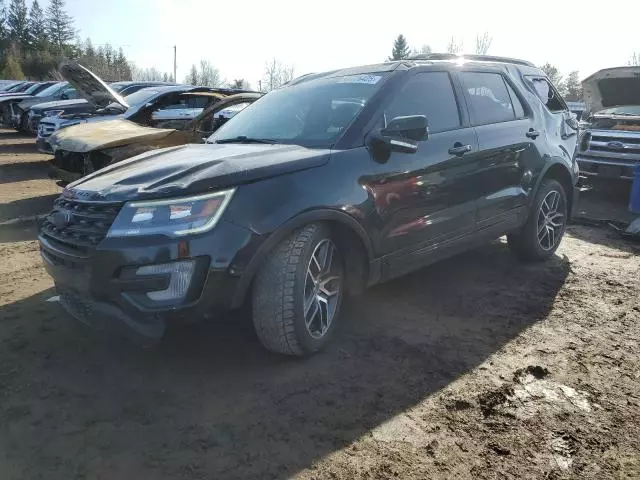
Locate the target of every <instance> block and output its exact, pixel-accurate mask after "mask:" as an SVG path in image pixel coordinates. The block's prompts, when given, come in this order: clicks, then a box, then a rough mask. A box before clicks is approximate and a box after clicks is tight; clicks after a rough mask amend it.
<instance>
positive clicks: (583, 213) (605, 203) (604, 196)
mask: <svg viewBox="0 0 640 480" xmlns="http://www.w3.org/2000/svg"><path fill="white" fill-rule="evenodd" d="M585 186H586V188H587V190H585V191H582V192H580V198H579V200H578V205H577V206H576V208H575V209H574V216H575V217H582V218H588V219H593V220H615V221H619V222H624V223H630V222H631V221H633V219H634V218H636V217H637V215H634V214H632V213H631V212H629V210H628V207H629V198H630V194H631V184H630V182H620V181H616V182H612V181H609V182H603V181H599V182H595V181H591V182H590V183H589V184H586V185H585Z"/></svg>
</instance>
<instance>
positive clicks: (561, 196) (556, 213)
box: [507, 179, 567, 262]
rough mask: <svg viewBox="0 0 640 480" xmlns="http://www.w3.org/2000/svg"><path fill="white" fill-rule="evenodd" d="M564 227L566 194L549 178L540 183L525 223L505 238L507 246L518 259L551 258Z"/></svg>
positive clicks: (558, 244)
mask: <svg viewBox="0 0 640 480" xmlns="http://www.w3.org/2000/svg"><path fill="white" fill-rule="evenodd" d="M566 225H567V194H566V192H565V191H564V188H563V186H562V185H561V184H560V183H559V182H557V181H556V180H553V179H545V180H543V181H542V184H541V185H540V188H539V189H538V193H537V194H536V198H535V200H534V202H533V206H532V208H531V211H530V212H529V217H528V218H527V222H526V223H525V224H524V226H523V227H522V229H521V230H520V231H519V232H517V233H511V234H509V235H507V240H508V242H509V247H511V250H512V251H513V252H514V253H515V254H516V256H517V257H518V258H520V259H521V260H524V261H529V262H539V261H543V260H546V259H548V258H550V257H552V256H553V255H554V254H555V252H556V250H557V249H558V247H559V246H560V242H561V241H562V236H563V235H564V232H565V228H566Z"/></svg>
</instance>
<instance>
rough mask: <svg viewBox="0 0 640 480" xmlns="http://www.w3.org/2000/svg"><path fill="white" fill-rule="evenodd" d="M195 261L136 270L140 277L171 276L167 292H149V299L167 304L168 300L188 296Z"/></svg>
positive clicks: (148, 266) (147, 266)
mask: <svg viewBox="0 0 640 480" xmlns="http://www.w3.org/2000/svg"><path fill="white" fill-rule="evenodd" d="M195 264H196V262H195V260H187V261H183V262H172V263H160V264H157V265H146V266H144V267H140V268H138V269H137V270H136V275H138V276H155V275H166V274H169V275H170V277H169V286H168V287H167V288H166V289H165V290H156V291H154V292H147V297H149V298H150V299H151V300H154V301H156V302H166V301H168V300H179V299H182V298H184V297H185V296H186V295H187V291H188V290H189V285H191V277H192V276H193V269H194V267H195Z"/></svg>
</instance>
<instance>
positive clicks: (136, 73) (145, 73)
mask: <svg viewBox="0 0 640 480" xmlns="http://www.w3.org/2000/svg"><path fill="white" fill-rule="evenodd" d="M130 68H131V79H132V80H137V81H139V82H162V81H164V79H165V78H173V75H170V74H168V73H163V72H161V71H160V70H158V69H157V68H156V67H151V68H139V67H137V66H136V65H130ZM165 76H166V77H165Z"/></svg>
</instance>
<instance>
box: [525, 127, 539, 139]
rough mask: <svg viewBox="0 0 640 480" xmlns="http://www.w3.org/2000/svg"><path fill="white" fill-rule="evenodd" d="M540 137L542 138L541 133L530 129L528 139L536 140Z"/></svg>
mask: <svg viewBox="0 0 640 480" xmlns="http://www.w3.org/2000/svg"><path fill="white" fill-rule="evenodd" d="M539 136H540V132H539V131H538V130H534V129H533V128H530V129H529V131H528V132H527V137H529V138H531V139H532V140H535V139H536V138H538V137H539Z"/></svg>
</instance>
